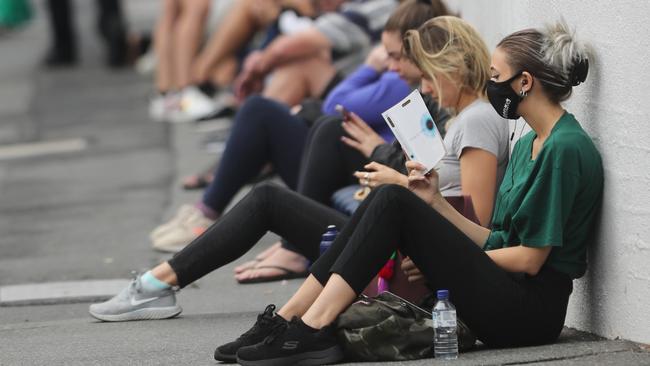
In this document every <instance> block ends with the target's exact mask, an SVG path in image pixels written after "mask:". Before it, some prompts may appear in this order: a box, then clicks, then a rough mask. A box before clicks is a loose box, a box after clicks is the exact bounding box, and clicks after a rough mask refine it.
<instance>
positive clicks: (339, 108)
mask: <svg viewBox="0 0 650 366" xmlns="http://www.w3.org/2000/svg"><path fill="white" fill-rule="evenodd" d="M334 109H336V111H337V112H339V113H341V116H342V117H343V119H344V120H350V111H349V110H347V109H346V108H345V107H344V106H342V105H340V104H337V105H336V106H335V107H334Z"/></svg>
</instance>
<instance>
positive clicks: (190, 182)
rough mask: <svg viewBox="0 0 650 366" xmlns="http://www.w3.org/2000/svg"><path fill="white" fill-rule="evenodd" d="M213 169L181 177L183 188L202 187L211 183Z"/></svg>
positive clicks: (189, 189) (193, 188) (188, 189)
mask: <svg viewBox="0 0 650 366" xmlns="http://www.w3.org/2000/svg"><path fill="white" fill-rule="evenodd" d="M213 175H214V171H212V170H206V171H204V172H202V173H199V174H194V175H190V176H188V177H186V178H184V179H183V189H185V190H187V191H191V190H195V189H202V188H205V187H207V186H209V185H210V183H212V178H213Z"/></svg>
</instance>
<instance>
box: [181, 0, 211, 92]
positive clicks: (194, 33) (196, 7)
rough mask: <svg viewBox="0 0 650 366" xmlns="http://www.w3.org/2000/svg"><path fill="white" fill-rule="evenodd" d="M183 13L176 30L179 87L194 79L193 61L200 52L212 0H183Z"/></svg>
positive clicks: (188, 83)
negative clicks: (192, 75)
mask: <svg viewBox="0 0 650 366" xmlns="http://www.w3.org/2000/svg"><path fill="white" fill-rule="evenodd" d="M181 8H182V9H181V15H180V18H179V19H178V23H177V26H176V29H175V31H174V53H173V55H174V61H175V62H174V67H175V75H176V80H177V83H178V87H179V88H184V87H186V86H188V85H190V83H191V81H192V77H191V73H192V62H193V60H194V58H195V57H196V54H197V53H198V49H199V45H200V43H201V38H202V36H203V27H204V25H205V19H206V17H207V15H208V11H209V10H210V0H181Z"/></svg>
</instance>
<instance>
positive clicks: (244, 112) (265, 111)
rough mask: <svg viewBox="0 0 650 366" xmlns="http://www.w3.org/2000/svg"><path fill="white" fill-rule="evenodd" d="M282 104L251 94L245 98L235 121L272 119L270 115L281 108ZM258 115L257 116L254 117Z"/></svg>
mask: <svg viewBox="0 0 650 366" xmlns="http://www.w3.org/2000/svg"><path fill="white" fill-rule="evenodd" d="M282 108H283V106H282V105H281V104H279V103H277V102H275V101H273V100H270V99H268V98H265V97H263V96H261V95H252V96H250V97H248V98H246V101H245V102H244V104H243V105H242V107H241V109H240V110H239V113H238V114H237V122H239V121H241V120H246V121H248V120H255V121H268V120H272V119H273V118H271V117H272V116H274V114H275V113H277V111H278V110H281V109H282ZM255 117H258V118H255Z"/></svg>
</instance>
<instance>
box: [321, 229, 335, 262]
mask: <svg viewBox="0 0 650 366" xmlns="http://www.w3.org/2000/svg"><path fill="white" fill-rule="evenodd" d="M338 234H339V231H338V230H337V229H336V226H335V225H330V226H328V227H327V231H326V232H325V234H323V237H322V238H321V241H320V255H323V253H325V251H327V249H329V248H330V246H331V245H332V243H333V242H334V239H336V236H337V235H338Z"/></svg>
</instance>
